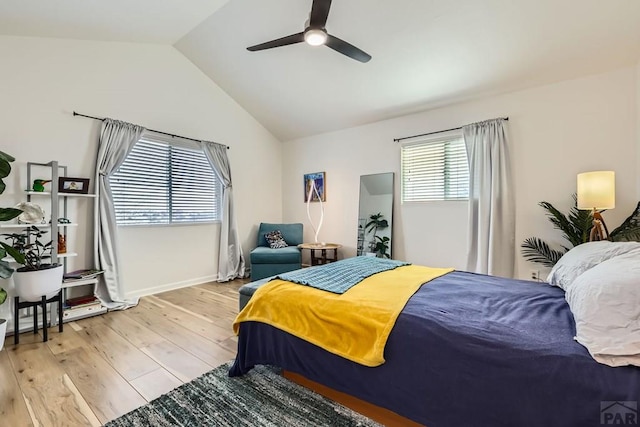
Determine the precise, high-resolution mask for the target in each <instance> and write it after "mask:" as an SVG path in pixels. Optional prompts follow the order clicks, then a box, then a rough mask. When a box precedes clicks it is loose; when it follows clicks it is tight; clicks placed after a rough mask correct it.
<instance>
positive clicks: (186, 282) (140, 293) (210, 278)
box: [125, 275, 218, 299]
mask: <svg viewBox="0 0 640 427" xmlns="http://www.w3.org/2000/svg"><path fill="white" fill-rule="evenodd" d="M217 280H218V276H217V275H215V276H204V277H196V278H195V279H189V280H184V281H182V282H174V283H166V284H164V285H160V286H154V287H151V288H145V289H138V290H136V291H133V292H127V293H126V294H125V298H127V299H129V298H140V297H145V296H147V295H153V294H158V293H160V292H166V291H172V290H174V289H180V288H187V287H189V286H193V285H200V284H202V283H208V282H215V281H217Z"/></svg>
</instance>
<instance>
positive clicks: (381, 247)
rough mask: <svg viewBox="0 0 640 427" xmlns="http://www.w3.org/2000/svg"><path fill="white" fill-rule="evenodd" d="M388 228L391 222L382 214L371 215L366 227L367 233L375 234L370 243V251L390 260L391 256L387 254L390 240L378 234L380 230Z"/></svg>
mask: <svg viewBox="0 0 640 427" xmlns="http://www.w3.org/2000/svg"><path fill="white" fill-rule="evenodd" d="M387 227H389V222H388V221H387V220H386V219H384V215H383V214H382V213H381V212H378V213H377V214H371V215H369V222H367V223H366V224H365V226H364V228H365V230H366V231H367V233H373V237H372V239H371V242H370V243H369V249H370V250H371V252H374V253H377V254H378V256H379V257H381V258H382V257H384V258H389V254H388V253H387V251H388V250H389V238H388V237H386V236H385V237H379V236H378V235H377V233H378V230H380V229H384V228H387Z"/></svg>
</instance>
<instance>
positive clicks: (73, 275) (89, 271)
mask: <svg viewBox="0 0 640 427" xmlns="http://www.w3.org/2000/svg"><path fill="white" fill-rule="evenodd" d="M102 273H104V271H103V270H96V269H93V268H85V269H83V270H76V271H71V272H69V273H67V274H65V275H64V281H65V282H73V281H74V280H86V279H94V278H96V277H97V276H98V275H100V274H102Z"/></svg>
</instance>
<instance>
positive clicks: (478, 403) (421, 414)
mask: <svg viewBox="0 0 640 427" xmlns="http://www.w3.org/2000/svg"><path fill="white" fill-rule="evenodd" d="M282 309H283V310H286V307H282ZM574 333H575V324H574V321H573V316H572V314H571V312H570V310H569V307H568V305H567V304H566V302H565V299H564V292H563V291H562V290H561V289H559V288H555V287H552V286H549V285H546V284H544V283H535V282H529V281H516V280H509V279H502V278H497V277H492V276H485V275H479V274H472V273H463V272H453V273H449V274H447V275H445V276H442V277H439V278H437V279H434V280H433V281H431V282H429V283H428V284H426V285H424V286H422V287H421V288H420V290H419V291H418V292H417V293H416V294H415V295H414V296H413V297H412V298H411V299H410V300H409V302H408V303H407V305H406V307H405V309H404V310H403V312H402V314H401V315H400V316H399V317H398V320H397V322H396V325H395V327H394V329H393V331H392V332H391V335H390V336H389V340H388V342H387V346H386V349H385V359H386V363H385V364H383V365H381V366H379V367H375V368H368V367H365V366H362V365H358V364H357V363H354V362H351V361H348V360H346V359H343V358H341V357H339V356H336V355H333V354H331V353H328V352H326V351H325V350H322V349H320V348H319V347H316V346H315V345H313V344H310V343H307V342H306V341H303V340H301V339H299V338H296V337H294V336H292V335H289V334H287V333H285V332H282V331H280V330H278V329H276V328H274V327H271V326H269V325H266V324H262V323H258V322H246V323H243V324H242V325H241V326H240V336H239V343H238V356H237V359H236V362H235V364H234V366H233V367H232V369H231V371H230V372H229V374H230V375H231V376H237V375H242V374H244V373H246V372H247V371H248V370H250V369H251V368H252V367H253V366H254V365H257V364H271V365H277V366H280V367H282V368H284V369H286V370H289V371H292V372H295V373H298V374H301V375H303V376H305V377H307V378H309V379H311V380H313V381H316V382H319V383H322V384H325V385H327V386H329V387H331V388H334V389H336V390H339V391H342V392H345V393H348V394H351V395H353V396H356V397H359V398H361V399H363V400H366V401H369V402H371V403H373V404H376V405H378V406H382V407H385V408H388V409H390V410H392V411H394V412H396V413H398V414H400V415H403V416H405V417H407V418H410V419H413V420H415V421H417V422H419V423H421V424H426V425H427V426H429V427H464V426H474V427H497V426H509V427H514V426H531V427H551V426H562V427H570V426H576V427H578V426H579V427H587V426H599V425H600V421H601V418H600V417H601V402H607V401H609V402H611V401H631V402H637V401H638V400H640V368H637V367H618V368H612V367H609V366H605V365H601V364H599V363H597V362H595V361H594V360H593V359H592V358H591V356H590V355H589V354H588V352H587V351H586V349H585V348H584V347H582V346H581V345H580V344H578V343H577V342H575V341H574V340H573V336H574Z"/></svg>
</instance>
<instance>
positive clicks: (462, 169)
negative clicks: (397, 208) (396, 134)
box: [401, 135, 469, 203]
mask: <svg viewBox="0 0 640 427" xmlns="http://www.w3.org/2000/svg"><path fill="white" fill-rule="evenodd" d="M401 168H402V170H401V175H402V202H403V203H404V202H424V201H432V200H468V198H469V164H468V160H467V150H466V147H465V144H464V140H463V139H462V136H461V135H454V136H449V137H445V138H442V137H441V138H439V139H431V140H428V141H425V140H422V141H419V142H415V143H410V144H405V145H404V146H402V149H401Z"/></svg>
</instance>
